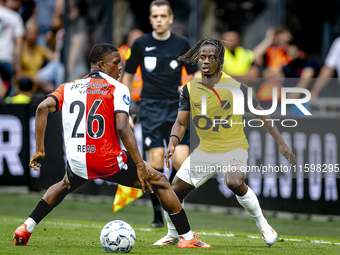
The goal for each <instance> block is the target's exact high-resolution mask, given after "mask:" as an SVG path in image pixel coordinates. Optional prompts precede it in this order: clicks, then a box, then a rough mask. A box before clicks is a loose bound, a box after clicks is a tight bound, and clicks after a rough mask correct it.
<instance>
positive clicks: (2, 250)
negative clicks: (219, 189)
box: [0, 193, 340, 255]
mask: <svg viewBox="0 0 340 255" xmlns="http://www.w3.org/2000/svg"><path fill="white" fill-rule="evenodd" d="M39 199H40V196H38V195H22V194H7V193H0V226H1V228H0V229H1V231H0V254H25V255H26V254H107V253H106V252H105V251H104V250H103V249H102V247H101V245H100V242H99V235H100V231H101V228H102V227H103V226H104V225H105V224H106V223H107V222H109V221H111V220H115V219H119V220H124V221H126V222H128V223H129V224H131V225H132V226H133V227H134V229H135V232H136V236H137V241H136V245H135V246H134V248H133V249H132V251H131V252H130V254H164V255H165V254H247V255H248V254H340V239H339V236H340V222H313V221H308V220H284V219H275V218H268V221H269V223H270V224H271V225H272V226H273V227H274V228H275V230H276V231H277V232H278V233H279V240H278V242H277V243H276V244H274V245H272V246H271V247H267V245H266V244H265V243H264V241H263V239H262V238H261V235H260V233H259V232H258V230H257V228H256V226H255V222H254V220H253V219H252V218H251V217H250V216H249V217H237V216H233V215H222V214H209V213H205V212H196V211H187V214H188V217H189V221H190V223H191V226H192V229H193V230H194V231H196V230H199V233H198V234H199V235H200V236H201V237H202V240H203V241H205V242H207V243H209V244H210V245H212V247H213V249H212V250H201V249H199V250H197V249H178V248H177V247H174V246H170V247H169V246H166V247H156V246H152V244H153V243H154V242H155V241H157V240H158V239H159V238H161V237H163V236H164V235H165V234H166V228H160V229H151V228H150V227H149V224H150V223H151V221H152V217H153V215H152V209H151V208H150V207H143V206H137V205H133V204H131V205H128V206H127V207H126V208H123V209H122V210H120V211H119V212H117V213H115V214H114V213H113V212H112V210H111V206H112V204H110V203H107V202H89V201H77V200H65V201H63V202H62V204H61V205H60V206H58V207H57V208H55V209H54V210H53V211H52V212H51V213H50V214H49V215H48V217H46V218H45V219H44V220H43V221H42V222H41V223H40V224H39V225H38V226H37V227H36V229H35V231H34V233H33V234H32V236H31V240H30V241H29V246H27V247H26V246H25V247H16V246H14V245H13V243H12V235H13V232H14V230H15V229H16V228H17V227H18V226H19V225H20V224H21V223H22V222H23V221H24V220H25V219H26V218H27V216H28V215H29V214H30V212H31V211H32V209H33V208H34V207H35V205H36V204H37V202H38V201H39Z"/></svg>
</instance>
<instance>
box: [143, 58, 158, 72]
mask: <svg viewBox="0 0 340 255" xmlns="http://www.w3.org/2000/svg"><path fill="white" fill-rule="evenodd" d="M156 64H157V58H156V57H145V58H144V66H145V69H146V70H147V71H148V72H150V73H151V72H152V71H153V70H155V68H156Z"/></svg>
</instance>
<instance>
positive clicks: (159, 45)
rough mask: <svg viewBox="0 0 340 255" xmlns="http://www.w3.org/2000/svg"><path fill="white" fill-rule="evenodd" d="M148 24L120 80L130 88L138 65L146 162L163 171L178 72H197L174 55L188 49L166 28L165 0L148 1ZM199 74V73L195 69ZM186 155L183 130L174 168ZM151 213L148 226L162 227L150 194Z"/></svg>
mask: <svg viewBox="0 0 340 255" xmlns="http://www.w3.org/2000/svg"><path fill="white" fill-rule="evenodd" d="M149 18H150V23H151V25H152V28H153V32H152V33H149V34H145V35H143V36H142V37H140V38H138V39H137V40H136V41H135V42H134V44H133V45H132V47H131V52H128V53H127V56H126V59H127V60H126V65H125V73H124V76H123V83H124V84H125V85H126V86H128V87H129V88H130V90H131V86H132V80H133V75H134V73H135V71H136V69H137V67H138V66H139V65H141V69H142V78H143V89H142V92H141V102H140V121H141V124H142V131H143V148H144V150H147V151H148V153H149V159H150V164H151V166H152V167H154V168H155V169H156V170H158V171H160V172H163V167H164V140H165V141H166V144H167V143H168V139H169V135H170V131H171V128H172V125H173V124H174V122H175V120H176V117H177V110H178V105H179V92H180V91H181V89H182V87H181V71H182V66H183V65H184V66H185V68H186V69H187V71H188V74H194V73H196V72H197V71H198V67H197V66H192V65H185V64H184V63H182V62H179V61H178V60H177V58H178V57H179V56H181V55H183V54H184V53H186V52H187V51H188V50H189V49H190V46H189V43H188V41H187V40H186V39H184V38H183V37H180V36H177V35H175V34H173V33H171V31H170V30H169V26H170V25H171V24H172V22H173V13H172V9H171V6H170V4H169V2H168V1H166V0H155V1H153V2H152V3H151V4H150V16H149ZM198 73H199V72H198ZM188 155H189V134H188V133H187V134H186V135H185V136H184V137H183V139H182V141H181V143H180V146H178V147H177V148H176V153H175V155H174V157H173V165H174V168H175V169H179V167H180V166H181V164H182V163H183V162H184V160H185V159H186V157H188ZM151 200H152V204H153V207H154V212H155V219H154V222H153V223H152V224H151V226H152V227H163V218H162V210H161V206H160V204H159V201H158V199H157V197H156V196H155V195H151Z"/></svg>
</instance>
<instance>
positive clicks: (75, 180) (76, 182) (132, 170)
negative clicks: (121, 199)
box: [66, 151, 139, 190]
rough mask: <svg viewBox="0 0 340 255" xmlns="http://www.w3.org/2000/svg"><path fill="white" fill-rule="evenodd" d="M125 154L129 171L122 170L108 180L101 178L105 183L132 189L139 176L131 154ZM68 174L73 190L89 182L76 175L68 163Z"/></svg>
mask: <svg viewBox="0 0 340 255" xmlns="http://www.w3.org/2000/svg"><path fill="white" fill-rule="evenodd" d="M125 153H126V154H127V161H126V164H127V166H128V169H127V170H124V169H122V170H120V171H119V172H117V173H116V174H114V175H111V176H109V177H107V178H101V179H103V180H105V181H109V182H116V183H119V184H121V185H124V186H128V187H132V185H133V184H135V182H136V181H138V180H139V179H138V175H137V167H136V164H135V163H134V162H133V160H132V158H131V156H130V155H129V153H128V152H127V151H125ZM66 174H67V177H68V180H69V182H70V185H71V189H72V190H74V189H76V188H78V187H80V186H82V185H84V184H85V183H86V182H87V181H89V180H87V179H84V178H82V177H80V176H78V175H76V174H74V173H73V172H72V170H71V167H70V165H69V163H68V162H67V165H66Z"/></svg>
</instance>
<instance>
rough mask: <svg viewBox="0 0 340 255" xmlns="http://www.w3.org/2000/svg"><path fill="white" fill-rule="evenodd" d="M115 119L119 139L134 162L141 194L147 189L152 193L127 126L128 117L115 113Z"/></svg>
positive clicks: (148, 176)
mask: <svg viewBox="0 0 340 255" xmlns="http://www.w3.org/2000/svg"><path fill="white" fill-rule="evenodd" d="M115 118H116V126H117V130H118V134H119V137H120V139H121V140H122V142H123V144H124V146H125V148H126V150H127V151H128V153H129V154H130V156H131V158H132V160H133V162H135V164H136V166H137V174H138V178H139V181H140V183H141V184H142V190H143V192H145V188H148V189H149V191H150V192H151V193H153V190H152V186H151V183H150V174H149V172H148V171H147V169H146V167H145V164H144V161H143V159H142V156H141V155H140V153H139V150H138V146H137V142H136V138H135V136H134V134H133V132H132V130H131V128H130V125H129V117H128V116H127V115H126V114H125V113H116V114H115Z"/></svg>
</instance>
